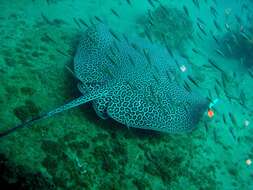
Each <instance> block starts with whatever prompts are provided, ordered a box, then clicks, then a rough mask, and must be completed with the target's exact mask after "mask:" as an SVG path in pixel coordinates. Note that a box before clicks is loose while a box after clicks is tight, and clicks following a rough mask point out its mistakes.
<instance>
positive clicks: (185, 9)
mask: <svg viewBox="0 0 253 190" xmlns="http://www.w3.org/2000/svg"><path fill="white" fill-rule="evenodd" d="M183 9H184V13H185V14H186V16H188V17H189V11H188V9H187V7H186V6H185V5H183Z"/></svg>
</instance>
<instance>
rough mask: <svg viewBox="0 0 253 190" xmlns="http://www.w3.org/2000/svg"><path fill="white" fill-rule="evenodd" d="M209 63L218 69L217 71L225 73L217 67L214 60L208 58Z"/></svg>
mask: <svg viewBox="0 0 253 190" xmlns="http://www.w3.org/2000/svg"><path fill="white" fill-rule="evenodd" d="M208 62H209V63H210V64H211V65H212V66H214V68H216V69H217V70H219V71H220V72H222V73H224V71H223V70H222V69H221V68H219V67H218V66H217V65H216V63H215V61H214V60H213V59H211V58H208Z"/></svg>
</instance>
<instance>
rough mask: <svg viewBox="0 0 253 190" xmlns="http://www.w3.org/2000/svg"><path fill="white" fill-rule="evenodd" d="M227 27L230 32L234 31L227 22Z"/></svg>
mask: <svg viewBox="0 0 253 190" xmlns="http://www.w3.org/2000/svg"><path fill="white" fill-rule="evenodd" d="M225 28H226V29H227V31H228V32H232V30H231V27H230V25H229V24H228V23H226V24H225Z"/></svg>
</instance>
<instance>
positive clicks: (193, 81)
mask: <svg viewBox="0 0 253 190" xmlns="http://www.w3.org/2000/svg"><path fill="white" fill-rule="evenodd" d="M187 78H188V79H189V80H190V81H191V82H192V83H193V84H194V85H195V86H197V87H199V88H200V86H199V85H198V83H197V82H196V81H195V80H194V79H193V78H192V77H191V76H190V75H187Z"/></svg>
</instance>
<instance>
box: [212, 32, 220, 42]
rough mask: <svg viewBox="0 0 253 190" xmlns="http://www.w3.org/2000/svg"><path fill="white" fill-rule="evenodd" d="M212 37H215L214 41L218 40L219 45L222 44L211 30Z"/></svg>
mask: <svg viewBox="0 0 253 190" xmlns="http://www.w3.org/2000/svg"><path fill="white" fill-rule="evenodd" d="M211 35H212V38H213V39H214V41H215V42H216V44H217V45H220V42H219V40H218V38H217V37H216V36H215V35H214V34H213V33H212V32H211Z"/></svg>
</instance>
